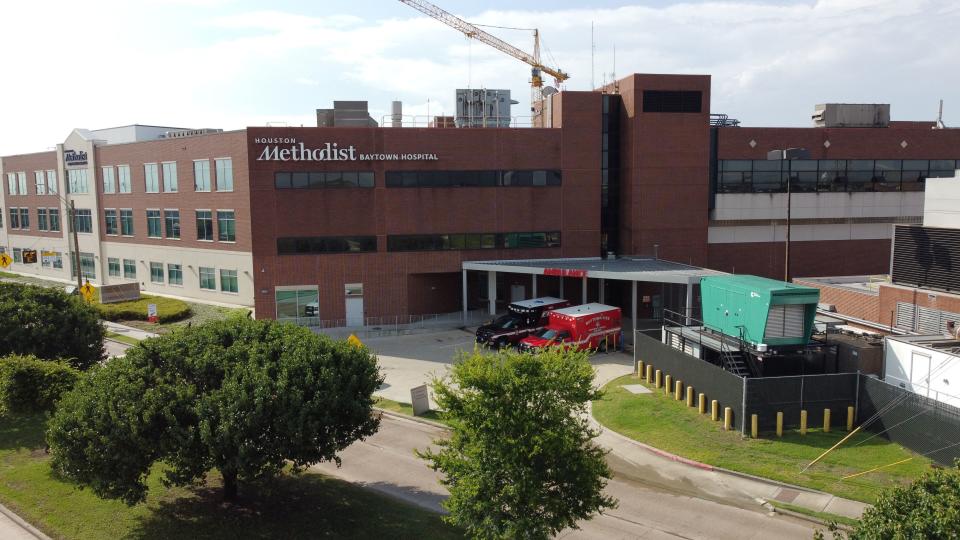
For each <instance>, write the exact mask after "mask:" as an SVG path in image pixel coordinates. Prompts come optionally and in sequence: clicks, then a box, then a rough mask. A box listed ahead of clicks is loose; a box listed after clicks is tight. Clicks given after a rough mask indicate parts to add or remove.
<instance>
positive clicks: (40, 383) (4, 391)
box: [0, 354, 80, 414]
mask: <svg viewBox="0 0 960 540" xmlns="http://www.w3.org/2000/svg"><path fill="white" fill-rule="evenodd" d="M79 378H80V372H79V371H78V370H77V369H75V368H73V367H70V365H68V364H67V363H66V362H61V361H55V360H41V359H39V358H37V357H36V356H32V355H18V354H14V355H10V356H4V357H2V358H0V414H7V413H13V414H21V413H34V412H43V411H49V410H52V409H53V405H54V403H56V402H57V400H59V399H60V396H62V395H63V394H64V393H66V392H67V391H69V390H70V389H72V388H73V385H74V384H76V382H77V380H78V379H79Z"/></svg>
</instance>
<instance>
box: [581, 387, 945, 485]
mask: <svg viewBox="0 0 960 540" xmlns="http://www.w3.org/2000/svg"><path fill="white" fill-rule="evenodd" d="M640 383H642V380H641V379H640V378H639V377H635V376H633V375H627V376H624V377H621V378H619V379H616V380H614V381H612V382H610V383H609V384H608V385H607V386H606V387H605V391H606V395H605V396H604V398H603V399H602V400H599V401H596V402H594V404H593V414H594V417H595V418H596V419H597V421H599V422H600V423H601V424H603V425H605V426H607V427H609V428H610V429H613V430H614V431H617V432H619V433H621V434H623V435H626V436H627V437H630V438H633V439H635V440H638V441H641V442H644V443H646V444H649V445H651V446H654V447H656V448H660V449H662V450H665V451H667V452H671V453H674V454H677V455H680V456H684V457H687V458H690V459H693V460H696V461H699V462H702V463H708V464H711V465H715V466H718V467H723V468H725V469H730V470H734V471H740V472H744V473H747V474H752V475H756V476H761V477H764V478H771V479H774V480H779V481H781V482H787V483H790V484H795V485H798V486H804V487H808V488H812V489H817V490H821V491H826V492H828V493H833V494H835V495H838V496H841V497H845V498H849V499H854V500H858V501H864V502H868V503H873V502H874V501H875V500H876V497H877V494H878V493H879V492H880V491H881V490H882V489H884V488H887V487H890V486H894V485H902V484H906V483H909V482H911V481H912V480H914V479H916V478H917V477H918V476H919V475H920V474H921V473H922V472H923V471H925V470H927V469H928V468H929V466H930V462H929V460H927V459H926V458H923V457H921V456H919V455H917V454H914V453H912V452H910V451H909V450H906V449H904V448H903V447H901V446H899V445H897V444H894V443H891V442H889V441H887V440H885V439H883V438H882V437H873V438H870V439H869V441H867V442H865V443H864V444H861V445H859V446H857V443H859V442H861V441H865V440H866V439H867V438H869V437H871V434H870V433H859V434H857V435H855V436H854V437H852V438H851V439H850V440H849V441H847V442H846V443H844V444H843V445H842V446H841V447H840V448H838V449H837V450H835V451H833V452H832V453H830V454H829V455H828V456H827V457H826V458H824V459H823V461H821V462H820V463H818V464H817V465H815V466H814V467H812V468H811V469H810V470H808V471H807V472H806V473H801V472H800V470H801V469H802V468H803V467H804V466H805V465H807V464H808V463H809V462H811V461H812V460H813V459H815V458H816V457H817V456H819V455H820V454H821V453H823V451H825V450H826V449H828V448H830V447H831V446H833V445H834V444H836V443H837V442H838V441H839V440H840V439H841V438H843V437H844V436H846V435H847V432H846V431H845V430H843V429H835V430H834V431H832V432H831V433H823V432H822V430H820V429H811V430H808V431H807V435H806V436H803V435H800V434H799V432H798V431H793V430H789V431H785V432H784V435H783V437H782V438H777V437H776V434H774V433H772V432H770V433H761V434H760V438H759V439H750V438H743V437H741V435H740V432H739V431H730V432H726V431H723V426H722V423H720V422H712V421H711V420H710V416H709V415H700V414H698V413H697V409H696V408H689V407H687V406H686V403H685V402H684V401H675V400H674V399H673V396H672V394H671V396H669V397H667V396H665V395H664V393H663V390H662V389H661V390H660V391H654V393H653V394H631V393H630V392H628V391H627V390H625V389H624V388H622V385H624V384H640ZM643 384H645V383H643ZM708 398H709V396H708ZM814 417H815V416H814ZM815 422H816V420H814V423H815ZM909 457H914V459H912V460H911V461H908V462H906V463H903V464H900V465H897V466H894V467H889V468H885V469H883V470H880V471H877V472H874V473H870V474H866V475H863V476H860V477H857V478H853V479H850V480H845V481H841V480H840V478H841V477H842V476H845V475H848V474H853V473H857V472H863V471H866V470H868V469H872V468H874V467H880V466H883V465H888V464H891V463H894V462H897V461H900V460H903V459H906V458H909Z"/></svg>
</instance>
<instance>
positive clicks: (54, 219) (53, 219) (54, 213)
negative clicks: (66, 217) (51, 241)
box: [47, 208, 60, 232]
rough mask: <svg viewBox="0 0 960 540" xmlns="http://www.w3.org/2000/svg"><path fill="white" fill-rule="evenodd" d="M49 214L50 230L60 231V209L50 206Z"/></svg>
mask: <svg viewBox="0 0 960 540" xmlns="http://www.w3.org/2000/svg"><path fill="white" fill-rule="evenodd" d="M47 214H48V215H49V216H50V232H60V209H59V208H50V209H48V210H47Z"/></svg>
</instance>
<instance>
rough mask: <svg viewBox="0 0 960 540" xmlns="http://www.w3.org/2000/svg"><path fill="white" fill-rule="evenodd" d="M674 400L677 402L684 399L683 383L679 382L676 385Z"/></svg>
mask: <svg viewBox="0 0 960 540" xmlns="http://www.w3.org/2000/svg"><path fill="white" fill-rule="evenodd" d="M673 399H675V400H676V401H680V400H681V399H683V381H677V382H676V384H675V385H674V390H673Z"/></svg>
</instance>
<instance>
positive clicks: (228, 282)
mask: <svg viewBox="0 0 960 540" xmlns="http://www.w3.org/2000/svg"><path fill="white" fill-rule="evenodd" d="M220 290H221V291H223V292H229V293H235V292H237V291H238V290H239V289H238V286H237V271H236V270H220Z"/></svg>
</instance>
